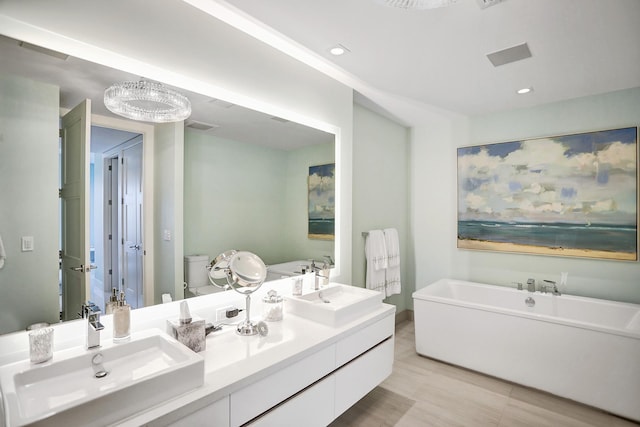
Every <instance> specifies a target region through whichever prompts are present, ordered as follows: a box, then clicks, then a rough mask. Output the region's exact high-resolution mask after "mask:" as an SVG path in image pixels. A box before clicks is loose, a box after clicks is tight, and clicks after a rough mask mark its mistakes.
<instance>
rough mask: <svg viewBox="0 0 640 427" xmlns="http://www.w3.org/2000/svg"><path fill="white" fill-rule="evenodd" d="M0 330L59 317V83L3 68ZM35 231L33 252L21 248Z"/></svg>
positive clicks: (0, 84)
mask: <svg viewBox="0 0 640 427" xmlns="http://www.w3.org/2000/svg"><path fill="white" fill-rule="evenodd" d="M0 99H1V100H2V102H0V236H2V241H3V243H4V246H5V249H6V252H7V259H6V261H5V265H4V268H2V269H0V301H2V309H1V310H0V334H2V333H6V332H11V331H15V330H18V329H23V328H25V327H26V326H28V325H30V324H32V323H37V322H49V323H55V322H57V321H58V320H59V315H60V313H59V307H60V304H59V300H58V247H59V246H58V228H59V222H60V218H59V212H58V211H57V210H53V211H50V210H47V211H46V212H43V210H42V207H43V206H58V205H59V201H58V183H59V177H58V164H59V155H58V152H59V149H58V147H59V143H58V138H57V134H58V127H59V90H58V87H56V86H52V85H48V84H44V83H39V82H34V81H31V80H27V79H23V78H21V77H11V76H6V75H0ZM22 236H33V238H34V250H33V252H22V251H21V245H20V243H21V241H20V238H21V237H22Z"/></svg>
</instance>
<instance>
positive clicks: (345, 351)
mask: <svg viewBox="0 0 640 427" xmlns="http://www.w3.org/2000/svg"><path fill="white" fill-rule="evenodd" d="M395 326H396V321H395V316H394V315H393V314H391V315H389V316H387V317H385V318H383V319H380V320H378V321H377V322H376V323H373V324H371V325H369V326H367V327H365V328H363V329H361V330H359V331H357V332H355V333H354V334H352V335H349V336H348V337H346V338H343V339H342V340H340V341H338V343H337V344H336V368H338V367H340V366H342V365H344V364H345V363H347V362H348V361H350V360H352V359H354V358H355V357H357V356H359V355H360V354H362V353H364V352H365V351H367V350H368V349H370V348H371V347H373V346H375V345H376V344H378V343H379V342H381V341H384V340H385V339H386V338H387V337H390V336H392V335H393V333H394V330H395Z"/></svg>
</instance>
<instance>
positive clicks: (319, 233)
mask: <svg viewBox="0 0 640 427" xmlns="http://www.w3.org/2000/svg"><path fill="white" fill-rule="evenodd" d="M335 170H336V168H335V163H329V164H325V165H318V166H311V167H309V183H308V185H309V238H310V239H324V240H333V239H334V237H335V218H336V209H335V208H336V206H335V200H336V190H335V189H336V186H335V182H336V180H335Z"/></svg>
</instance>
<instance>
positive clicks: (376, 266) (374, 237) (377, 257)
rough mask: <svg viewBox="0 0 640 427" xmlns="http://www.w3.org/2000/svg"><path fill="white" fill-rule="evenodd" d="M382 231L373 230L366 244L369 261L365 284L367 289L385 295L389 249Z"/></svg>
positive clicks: (365, 248)
mask: <svg viewBox="0 0 640 427" xmlns="http://www.w3.org/2000/svg"><path fill="white" fill-rule="evenodd" d="M384 240H385V239H384V233H383V232H382V230H371V231H369V234H368V235H367V240H366V241H365V243H364V254H365V257H366V259H367V273H366V277H365V284H366V287H367V289H373V290H376V291H379V292H382V293H383V294H386V291H385V270H386V267H387V249H386V246H385V243H384Z"/></svg>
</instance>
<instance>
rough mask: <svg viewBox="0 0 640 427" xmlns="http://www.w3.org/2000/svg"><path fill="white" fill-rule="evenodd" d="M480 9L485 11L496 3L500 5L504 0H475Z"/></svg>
mask: <svg viewBox="0 0 640 427" xmlns="http://www.w3.org/2000/svg"><path fill="white" fill-rule="evenodd" d="M476 1H477V2H478V6H480V9H486V8H488V7H491V6H495V5H497V4H498V3H502V2H503V1H504V0H476Z"/></svg>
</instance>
